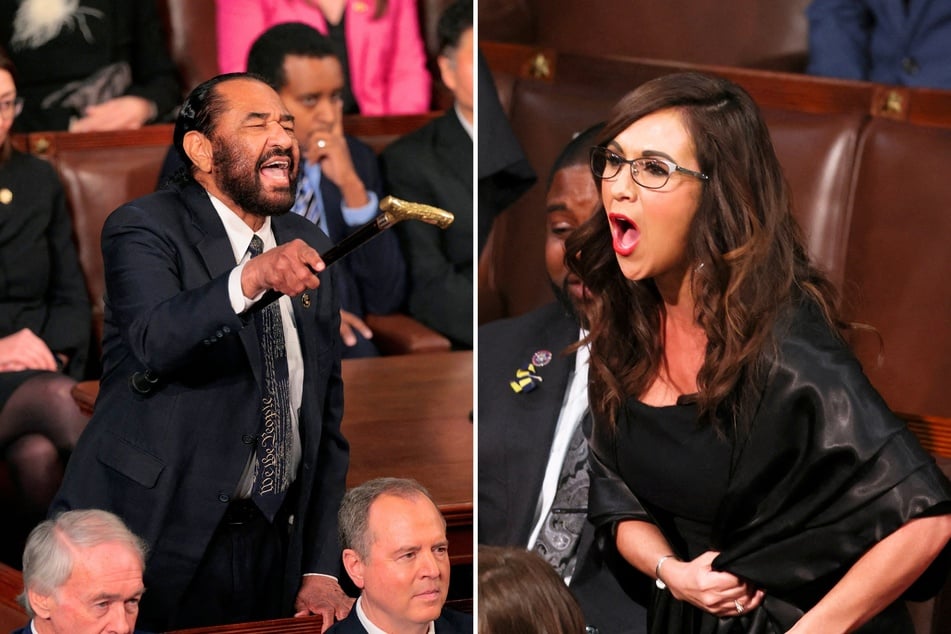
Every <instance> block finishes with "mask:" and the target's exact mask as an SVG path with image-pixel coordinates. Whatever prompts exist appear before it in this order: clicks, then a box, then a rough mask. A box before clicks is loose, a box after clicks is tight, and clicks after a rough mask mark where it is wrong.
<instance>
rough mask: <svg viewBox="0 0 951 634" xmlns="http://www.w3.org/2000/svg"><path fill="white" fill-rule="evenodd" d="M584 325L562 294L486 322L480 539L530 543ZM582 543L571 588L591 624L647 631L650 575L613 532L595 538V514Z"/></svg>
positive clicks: (606, 631)
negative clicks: (517, 384)
mask: <svg viewBox="0 0 951 634" xmlns="http://www.w3.org/2000/svg"><path fill="white" fill-rule="evenodd" d="M578 332H579V326H578V323H577V321H575V319H574V317H572V316H571V315H570V314H568V312H567V311H566V310H565V308H564V307H562V305H561V304H559V303H557V302H553V303H551V304H547V305H545V306H543V307H541V308H538V309H536V310H534V311H532V312H530V313H527V314H525V315H522V316H519V317H515V318H512V319H504V320H499V321H494V322H490V323H488V324H486V325H484V326H482V327H480V328H479V372H478V377H479V379H478V381H479V417H478V424H479V460H478V463H479V467H478V469H479V533H478V534H479V542H480V543H483V544H490V545H499V546H521V547H525V546H526V545H527V544H528V539H529V537H530V536H531V531H532V528H533V523H532V520H533V519H534V514H535V504H536V501H537V500H538V498H539V496H540V494H541V488H542V481H543V480H544V477H545V468H546V466H547V464H548V458H549V454H550V452H551V444H552V441H553V439H554V438H553V437H554V433H555V427H556V425H557V423H558V416H559V414H560V413H561V407H562V402H563V400H564V396H565V393H566V391H567V389H568V380H569V377H570V374H571V372H572V370H574V364H575V355H574V354H570V355H566V354H564V350H565V349H566V348H567V347H568V346H569V345H571V344H572V343H574V342H575V341H577V340H578ZM539 350H547V351H549V352H551V353H552V359H551V362H550V363H548V364H547V365H545V366H541V367H538V366H536V371H537V373H538V374H539V375H541V376H542V378H543V381H542V383H541V384H540V385H539V386H538V387H537V388H536V389H535V390H533V391H531V392H523V393H516V392H514V391H513V390H512V389H511V387H510V386H509V382H510V381H512V380H513V379H514V378H515V371H516V370H517V369H518V368H524V367H525V366H526V365H527V364H528V363H530V362H531V360H532V355H533V354H534V353H535V352H537V351H539ZM599 541H600V542H601V543H600V544H599V543H598V542H599ZM578 549H579V550H578V565H577V568H576V570H575V574H574V575H573V576H572V579H571V591H572V593H573V594H574V595H575V597H576V598H577V599H578V602H579V603H580V604H581V607H582V610H583V611H584V613H585V619H586V620H587V622H588V625H593V626H596V627H597V628H598V630H599V631H600V632H601V634H615V633H620V632H625V633H635V632H638V633H639V632H646V631H647V629H646V612H645V610H644V608H643V605H644V604H645V602H646V600H647V592H648V589H649V585H648V580H647V578H646V577H645V576H644V575H641V574H640V573H639V572H638V571H637V570H636V569H635V568H634V567H632V566H630V565H629V564H627V563H626V562H625V561H624V560H623V559H622V558H621V557H620V555H619V554H618V553H617V550H616V548H615V547H614V545H613V543H612V542H611V541H610V540H609V539H602V540H598V539H596V535H595V529H594V525H593V524H591V523H590V522H587V523H586V524H585V528H584V530H583V531H582V534H581V541H580V543H579V545H578ZM638 601H640V602H638Z"/></svg>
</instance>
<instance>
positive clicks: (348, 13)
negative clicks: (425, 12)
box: [216, 0, 432, 115]
mask: <svg viewBox="0 0 951 634" xmlns="http://www.w3.org/2000/svg"><path fill="white" fill-rule="evenodd" d="M216 6H217V16H216V17H217V28H218V66H219V68H220V69H221V72H223V73H230V72H234V71H242V70H245V60H246V59H247V55H248V51H249V50H250V48H251V44H252V42H253V41H254V39H255V38H256V37H258V36H259V35H260V34H261V33H263V32H264V31H265V30H267V29H268V28H270V27H272V26H274V25H276V24H280V23H282V22H304V23H305V24H308V25H310V26H312V27H314V28H315V29H317V30H318V31H320V32H321V33H323V34H324V35H326V36H327V37H328V38H329V39H330V42H331V45H332V46H333V49H334V54H335V56H336V57H337V58H338V59H339V60H340V63H341V65H342V67H343V78H344V87H343V90H342V92H341V96H342V98H343V110H344V112H346V113H347V114H353V113H358V112H359V113H361V114H365V115H389V114H415V113H422V112H426V111H428V110H429V104H430V98H431V94H430V87H431V83H432V81H431V79H430V77H429V71H428V70H427V69H426V51H425V48H424V46H423V40H422V38H421V37H420V28H419V13H418V10H417V6H416V0H217V5H216Z"/></svg>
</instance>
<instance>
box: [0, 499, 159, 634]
mask: <svg viewBox="0 0 951 634" xmlns="http://www.w3.org/2000/svg"><path fill="white" fill-rule="evenodd" d="M144 568H145V543H144V542H143V541H142V540H141V539H139V538H138V537H136V536H135V535H134V534H133V533H132V532H131V531H130V530H129V529H128V528H127V527H126V525H125V524H124V523H123V522H122V520H120V519H119V518H118V517H116V516H115V515H113V514H112V513H109V512H108V511H102V510H98V509H89V510H75V511H67V512H66V513H62V514H60V515H58V516H57V517H56V518H54V519H48V520H45V521H44V522H42V523H40V524H39V525H38V526H37V527H36V528H34V529H33V531H32V532H31V533H30V536H29V538H28V539H27V542H26V548H25V549H24V551H23V587H24V590H23V594H22V595H21V596H20V600H21V602H22V603H23V607H24V608H26V611H27V614H29V615H30V618H31V619H32V620H31V622H30V623H29V624H28V625H26V626H25V627H23V628H21V629H19V630H16V631H15V632H14V633H13V634H98V633H99V632H115V633H121V634H128V633H129V632H132V631H133V630H134V629H135V621H136V618H137V617H138V614H139V599H141V598H142V594H143V593H144V592H145V586H144V585H143V583H142V572H143V570H144Z"/></svg>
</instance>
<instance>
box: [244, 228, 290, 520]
mask: <svg viewBox="0 0 951 634" xmlns="http://www.w3.org/2000/svg"><path fill="white" fill-rule="evenodd" d="M263 251H264V243H263V242H262V241H261V238H259V237H258V236H257V235H255V236H254V237H253V238H251V246H249V247H248V253H250V254H251V257H252V258H253V257H257V256H258V255H261V253H262V252H263ZM254 328H255V330H256V331H257V335H258V344H259V345H260V347H261V364H262V366H263V368H262V369H263V372H262V376H263V378H264V387H263V390H262V397H261V430H260V435H259V441H258V445H257V449H256V461H255V468H254V488H253V489H252V492H251V498H252V499H253V500H254V502H255V504H257V506H258V508H259V509H261V512H262V513H264V515H265V516H266V517H267V518H268V520H273V519H274V516H275V515H276V514H277V511H278V509H280V507H281V503H282V502H283V501H284V494H285V492H286V491H287V488H288V487H289V486H290V484H291V479H292V477H293V474H292V473H290V471H289V465H290V452H291V448H292V446H293V439H292V436H291V434H293V433H294V428H293V425H292V423H291V417H290V411H291V405H290V395H289V392H288V372H287V351H286V350H285V348H284V325H283V322H282V321H281V310H280V308H279V306H278V302H272V303H271V304H269V305H268V306H267V307H265V308H263V309H261V310H258V311H257V312H255V314H254Z"/></svg>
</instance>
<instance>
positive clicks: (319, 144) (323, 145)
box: [317, 139, 327, 150]
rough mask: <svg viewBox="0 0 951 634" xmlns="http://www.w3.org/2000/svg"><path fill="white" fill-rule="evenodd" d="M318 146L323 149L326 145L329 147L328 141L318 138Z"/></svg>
mask: <svg viewBox="0 0 951 634" xmlns="http://www.w3.org/2000/svg"><path fill="white" fill-rule="evenodd" d="M317 147H319V148H320V149H321V150H322V149H324V148H325V147H327V142H326V141H324V140H323V139H317Z"/></svg>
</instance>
